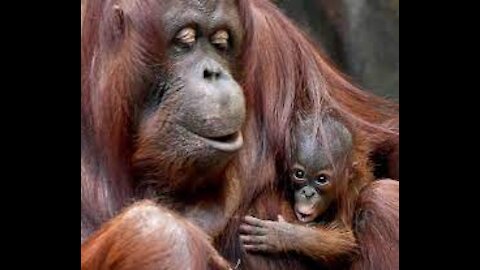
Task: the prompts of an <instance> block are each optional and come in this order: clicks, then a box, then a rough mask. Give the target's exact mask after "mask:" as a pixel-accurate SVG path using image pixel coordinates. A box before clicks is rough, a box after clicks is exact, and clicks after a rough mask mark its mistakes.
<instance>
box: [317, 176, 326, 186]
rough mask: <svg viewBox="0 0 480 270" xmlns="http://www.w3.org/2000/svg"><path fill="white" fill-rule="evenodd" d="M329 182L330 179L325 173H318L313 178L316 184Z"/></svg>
mask: <svg viewBox="0 0 480 270" xmlns="http://www.w3.org/2000/svg"><path fill="white" fill-rule="evenodd" d="M329 182H330V179H329V177H328V175H326V174H320V175H318V176H317V178H316V179H315V184H317V185H319V186H323V185H326V184H328V183H329Z"/></svg>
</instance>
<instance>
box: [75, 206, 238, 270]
mask: <svg viewBox="0 0 480 270" xmlns="http://www.w3.org/2000/svg"><path fill="white" fill-rule="evenodd" d="M81 257H82V258H81V264H82V266H81V267H82V269H89V270H90V269H142V270H144V269H152V270H153V269H212V268H213V269H231V268H230V266H229V264H228V263H227V262H226V261H225V260H224V259H223V258H222V257H221V256H220V255H219V254H218V253H217V251H216V250H215V249H214V248H213V246H212V245H211V243H210V241H209V238H208V236H207V235H206V234H205V233H204V232H202V231H201V230H199V229H198V228H196V227H195V226H194V225H192V224H190V223H189V222H187V221H186V220H182V219H181V218H180V217H178V216H176V215H175V214H173V213H172V212H170V211H168V210H167V209H165V208H162V207H159V206H157V205H155V204H153V203H151V202H141V203H137V204H134V205H133V206H131V207H129V208H128V209H126V210H125V211H124V212H123V213H121V214H120V215H118V216H116V217H115V218H113V219H112V220H111V221H109V222H108V223H106V224H105V225H104V226H102V227H101V228H100V230H98V231H97V232H95V233H94V234H92V235H91V236H90V237H89V238H87V239H86V240H85V242H84V243H83V244H82V247H81Z"/></svg>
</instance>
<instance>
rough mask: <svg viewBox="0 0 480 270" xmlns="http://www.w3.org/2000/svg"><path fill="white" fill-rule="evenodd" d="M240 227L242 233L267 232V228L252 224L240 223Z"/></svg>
mask: <svg viewBox="0 0 480 270" xmlns="http://www.w3.org/2000/svg"><path fill="white" fill-rule="evenodd" d="M239 229H240V233H242V234H249V235H266V234H267V229H265V228H259V227H255V226H250V225H247V224H242V225H240V228H239Z"/></svg>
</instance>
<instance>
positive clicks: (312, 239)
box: [240, 116, 373, 265]
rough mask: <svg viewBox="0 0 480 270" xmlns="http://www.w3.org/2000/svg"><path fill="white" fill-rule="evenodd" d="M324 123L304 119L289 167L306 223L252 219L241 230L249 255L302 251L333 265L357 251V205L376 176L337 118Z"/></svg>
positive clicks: (295, 199) (299, 210)
mask: <svg viewBox="0 0 480 270" xmlns="http://www.w3.org/2000/svg"><path fill="white" fill-rule="evenodd" d="M319 118H320V119H318V118H317V119H318V120H316V118H314V117H309V118H307V119H300V120H299V123H298V125H297V126H296V128H295V131H294V138H293V145H292V147H293V149H292V150H293V151H292V154H291V155H290V156H291V158H290V159H291V160H290V162H289V165H288V166H289V175H288V179H287V181H288V182H289V184H290V186H291V190H292V191H293V192H289V193H290V194H292V193H293V196H292V197H293V198H292V200H293V208H294V211H295V215H296V217H297V219H298V221H299V223H301V224H293V223H288V222H286V221H285V220H284V219H283V218H282V216H278V221H270V220H261V219H257V218H255V217H252V216H246V217H245V219H244V223H243V224H242V225H241V227H240V232H241V235H240V239H241V242H242V244H243V247H244V248H245V250H246V251H251V252H252V251H253V252H256V251H257V252H297V253H300V254H303V255H305V256H308V257H310V258H312V259H314V260H315V261H317V262H324V263H325V264H328V265H332V264H334V263H336V262H340V261H344V260H345V259H348V258H349V257H350V256H349V255H352V254H354V253H355V252H356V240H355V236H354V234H353V232H352V219H353V216H354V213H353V211H354V203H355V200H356V198H357V197H358V191H359V190H360V189H361V187H363V186H364V185H365V183H368V182H369V181H371V179H372V178H373V176H372V175H371V173H370V170H369V165H368V162H367V161H362V160H367V158H366V157H365V158H363V159H362V158H361V157H364V151H362V148H361V147H357V146H356V142H355V143H354V138H353V136H352V134H351V133H350V132H349V130H348V129H347V128H346V127H345V126H344V125H343V124H342V123H340V122H339V121H337V120H335V119H334V118H332V117H329V116H321V117H319ZM359 157H360V158H359Z"/></svg>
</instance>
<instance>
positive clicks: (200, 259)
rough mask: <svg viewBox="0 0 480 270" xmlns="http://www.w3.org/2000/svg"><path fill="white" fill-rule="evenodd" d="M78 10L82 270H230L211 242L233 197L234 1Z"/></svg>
mask: <svg viewBox="0 0 480 270" xmlns="http://www.w3.org/2000/svg"><path fill="white" fill-rule="evenodd" d="M83 5H84V6H82V111H81V112H82V117H81V181H82V185H81V186H82V215H81V235H82V269H98V268H101V269H106V268H108V269H110V268H113V269H207V268H211V267H213V268H220V269H226V268H228V267H229V266H228V263H227V262H226V261H225V260H223V259H222V258H221V257H220V255H218V253H217V251H216V250H215V249H214V248H213V246H212V244H211V237H214V236H215V235H217V234H219V233H220V232H221V231H222V230H223V227H224V226H225V224H226V222H227V221H228V218H229V216H230V213H231V212H232V211H233V210H234V209H235V207H236V206H235V205H236V203H237V202H238V199H239V198H238V195H237V194H238V191H239V190H238V185H235V182H234V181H233V180H232V179H233V178H232V177H230V178H229V177H227V170H226V168H227V165H228V164H229V162H230V161H231V159H232V157H233V155H234V154H235V153H236V152H237V151H238V150H239V149H240V147H241V146H242V144H243V137H242V133H241V130H240V129H241V127H242V124H243V122H244V119H245V109H246V107H245V100H244V96H243V93H242V89H241V87H240V85H239V84H238V83H237V81H236V78H237V77H238V72H239V71H240V67H241V66H240V65H239V63H238V61H237V58H238V55H239V54H240V52H241V49H242V43H243V42H242V39H243V32H244V28H243V26H242V24H241V20H240V18H239V14H238V9H237V5H236V3H235V1H234V0H223V1H213V0H211V1H210V0H209V1H193V0H190V1H176V0H168V1H167V0H163V1H157V0H151V1H146V0H138V1H133V0H132V1H121V0H120V1H108V0H107V1H98V0H88V1H86V2H85V3H83ZM143 199H150V200H149V201H142V200H143ZM133 202H136V203H134V204H132V203H133Z"/></svg>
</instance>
